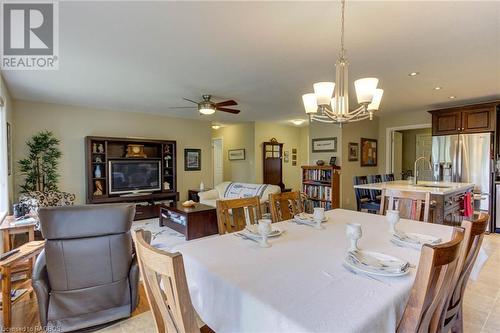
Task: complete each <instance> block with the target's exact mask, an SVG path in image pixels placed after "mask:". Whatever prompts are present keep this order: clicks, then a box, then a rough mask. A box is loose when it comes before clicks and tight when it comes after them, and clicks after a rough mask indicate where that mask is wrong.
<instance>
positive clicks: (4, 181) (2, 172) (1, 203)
mask: <svg viewBox="0 0 500 333" xmlns="http://www.w3.org/2000/svg"><path fill="white" fill-rule="evenodd" d="M0 92H1V91H0ZM7 177H8V176H7V115H6V111H5V105H4V103H3V99H2V98H1V97H0V221H1V220H2V219H3V218H4V216H5V215H6V214H7V212H8V206H9V189H8V178H7Z"/></svg>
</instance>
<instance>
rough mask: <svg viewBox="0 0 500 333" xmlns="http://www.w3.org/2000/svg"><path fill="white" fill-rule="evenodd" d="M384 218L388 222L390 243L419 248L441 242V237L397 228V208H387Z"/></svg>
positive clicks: (398, 218)
mask: <svg viewBox="0 0 500 333" xmlns="http://www.w3.org/2000/svg"><path fill="white" fill-rule="evenodd" d="M386 219H387V221H388V222H389V233H390V234H391V243H393V244H394V245H397V246H400V247H408V248H413V249H416V250H420V249H421V248H422V246H423V245H424V244H430V245H436V244H438V243H440V242H441V238H438V237H434V236H430V235H424V234H420V233H415V232H405V231H402V230H397V229H396V225H397V224H398V223H399V220H400V217H399V211H397V210H388V211H387V214H386Z"/></svg>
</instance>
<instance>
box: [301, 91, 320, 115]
mask: <svg viewBox="0 0 500 333" xmlns="http://www.w3.org/2000/svg"><path fill="white" fill-rule="evenodd" d="M302 103H304V109H306V113H307V114H309V113H317V112H318V102H317V101H316V95H315V94H313V93H310V94H304V95H302Z"/></svg>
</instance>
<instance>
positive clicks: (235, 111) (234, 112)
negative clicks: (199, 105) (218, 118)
mask: <svg viewBox="0 0 500 333" xmlns="http://www.w3.org/2000/svg"><path fill="white" fill-rule="evenodd" d="M217 110H218V111H222V112H228V113H233V114H238V113H240V110H233V109H227V108H217Z"/></svg>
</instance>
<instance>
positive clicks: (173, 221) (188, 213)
mask: <svg viewBox="0 0 500 333" xmlns="http://www.w3.org/2000/svg"><path fill="white" fill-rule="evenodd" d="M160 226H167V227H169V228H171V229H174V230H175V231H177V232H180V233H181V234H183V235H184V236H185V238H186V240H191V239H196V238H200V237H205V236H210V235H215V234H217V233H219V227H218V226H217V211H216V209H215V208H214V207H211V206H207V205H203V204H200V203H198V204H196V205H195V206H194V207H192V208H187V207H184V206H182V204H181V203H179V202H178V203H176V204H173V205H172V206H167V205H161V206H160Z"/></svg>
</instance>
